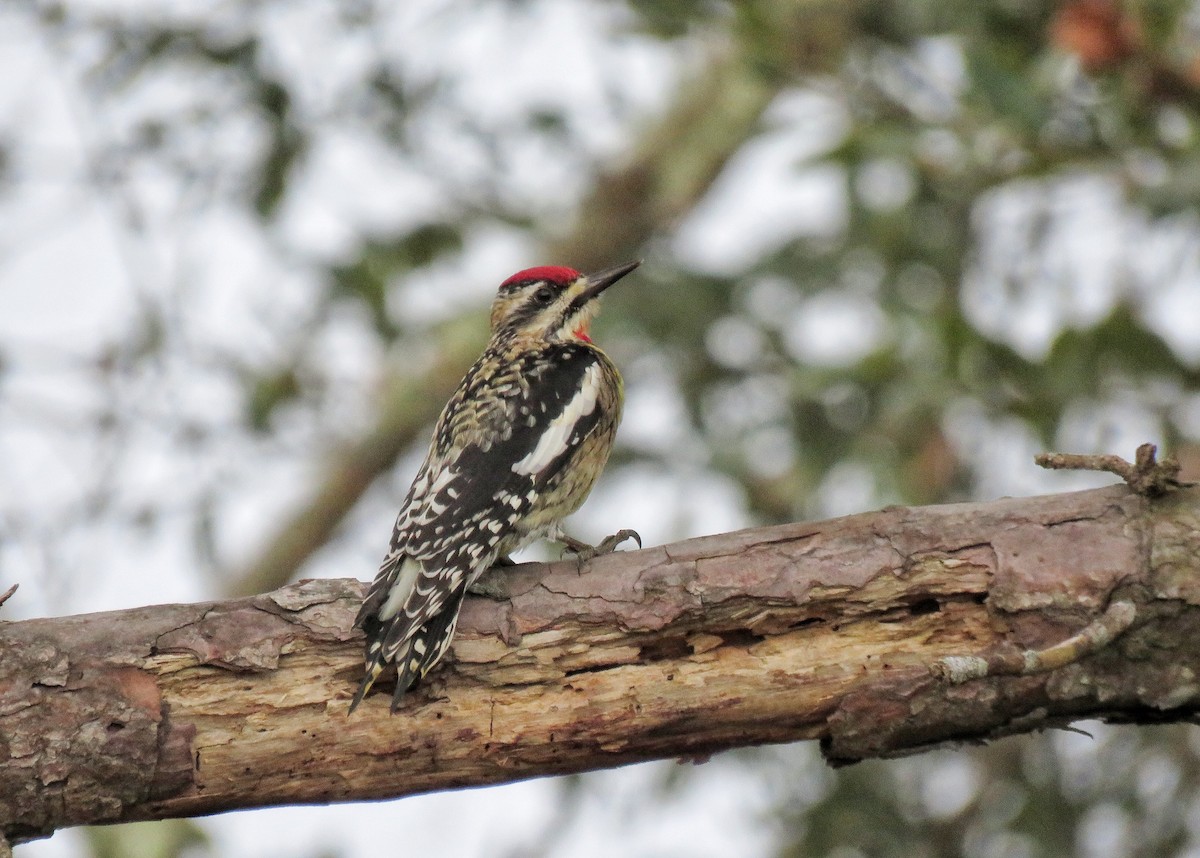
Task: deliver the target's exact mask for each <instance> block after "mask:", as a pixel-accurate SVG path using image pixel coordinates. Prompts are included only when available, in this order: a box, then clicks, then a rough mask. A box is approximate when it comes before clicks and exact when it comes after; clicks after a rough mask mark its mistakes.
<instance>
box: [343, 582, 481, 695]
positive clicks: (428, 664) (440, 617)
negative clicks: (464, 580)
mask: <svg viewBox="0 0 1200 858" xmlns="http://www.w3.org/2000/svg"><path fill="white" fill-rule="evenodd" d="M465 595H466V587H462V588H460V590H459V592H458V593H456V594H455V595H454V596H453V597H452V598H451V600H450V604H448V605H447V606H446V607H445V608H444V609H443V610H441V611H439V612H438V613H437V614H435V615H434V616H433V618H432V619H430V620H429V622H427V623H426V624H425V625H424V626H421V627H420V628H419V629H417V630H416V631H415V632H413V633H412V634H411V635H410V636H408V637H407V638H405V639H401V640H400V641H397V642H394V643H390V645H389V640H388V639H389V637H390V635H389V634H388V631H389V630H388V628H387V627H388V626H392V627H393V628H397V627H398V626H401V623H400V622H399V618H398V617H392V618H391V622H388V621H384V622H380V621H379V619H378V617H374V616H372V617H368V618H366V621H365V623H364V625H365V629H364V630H365V631H366V632H367V640H368V641H370V643H368V644H367V650H366V657H365V664H366V669H365V672H364V675H363V679H362V682H361V683H360V685H359V687H358V691H357V692H356V693H355V695H354V699H353V700H352V701H351V702H350V710H349V712H348V713H347V714H349V713H351V712H353V711H354V710H355V709H357V708H358V705H359V704H360V703H362V701H363V698H365V697H366V696H367V694H368V693H369V692H370V690H371V687H372V686H373V685H374V684H375V681H376V680H377V679H378V678H379V677H380V676H381V675H382V674H383V672H384V671H385V670H386V669H387V667H388V665H389V664H393V663H394V664H395V665H396V690H395V692H394V694H393V695H392V706H391V710H392V712H393V713H394V712H396V711H397V710H398V709H399V708H400V706H401V705H402V704H403V702H404V697H405V695H406V694H407V693H408V692H409V691H410V690H412V689H413V688H414V687H416V685H417V684H418V683H419V682H420V681H421V680H422V679H424V678H425V675H426V674H427V673H429V671H431V670H432V669H433V668H434V667H436V666H437V664H438V663H439V662H440V661H441V660H442V658H443V657H444V656H445V654H446V651H447V650H448V649H449V648H450V642H451V641H452V640H453V638H454V631H455V629H456V628H457V626H458V614H459V611H460V610H461V608H462V602H463V597H464V596H465Z"/></svg>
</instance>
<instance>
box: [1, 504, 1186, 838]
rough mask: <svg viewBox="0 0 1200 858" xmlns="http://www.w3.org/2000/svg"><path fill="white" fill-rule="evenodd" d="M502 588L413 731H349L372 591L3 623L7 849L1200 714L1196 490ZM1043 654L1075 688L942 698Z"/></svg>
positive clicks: (1012, 509) (458, 647)
mask: <svg viewBox="0 0 1200 858" xmlns="http://www.w3.org/2000/svg"><path fill="white" fill-rule="evenodd" d="M495 575H496V577H498V578H499V579H500V580H501V581H503V583H504V585H505V587H504V592H505V593H506V594H508V598H507V599H506V600H503V601H495V600H488V599H481V598H473V599H471V600H469V602H468V603H467V605H466V606H465V607H464V610H463V614H462V623H461V625H460V633H459V637H458V639H457V640H456V642H455V645H454V647H453V650H454V652H453V658H452V659H451V660H450V665H449V667H448V669H446V670H443V671H439V672H438V673H437V674H436V675H435V676H434V677H431V681H430V682H429V683H428V684H427V685H425V686H424V687H421V688H419V689H417V690H416V691H415V692H414V693H413V694H412V697H411V701H410V702H409V703H408V704H407V705H406V706H405V707H404V708H403V709H402V710H401V712H400V713H399V714H398V715H396V716H394V717H392V716H390V715H389V714H388V702H389V698H388V695H387V694H386V691H385V693H381V694H378V695H372V696H371V697H368V698H367V700H366V701H365V702H364V704H363V706H362V708H361V709H360V710H359V711H358V712H357V713H355V716H354V717H351V718H347V716H346V707H347V704H348V702H349V699H350V695H351V693H352V692H353V690H354V687H355V683H356V681H357V679H358V677H359V674H360V671H361V669H362V660H361V646H362V644H361V638H360V636H359V634H358V633H357V632H355V631H352V630H351V629H350V623H351V619H352V617H353V616H354V613H355V611H356V609H357V607H358V602H359V599H360V598H361V594H362V585H361V584H360V583H359V582H357V581H345V580H341V581H309V582H301V583H300V584H295V585H292V586H289V587H285V588H283V589H282V590H278V591H275V592H273V593H270V594H266V595H262V596H257V597H254V598H249V599H240V600H235V601H229V602H215V603H208V604H200V605H168V606H159V607H153V608H141V609H136V610H130V611H121V612H114V613H108V614H94V615H90V616H83V617H66V618H61V619H47V620H30V621H25V622H17V623H0V651H2V652H3V653H4V658H3V659H2V660H0V832H2V833H3V834H4V835H6V836H7V837H8V838H9V839H10V840H23V839H29V838H33V837H38V836H44V835H46V834H48V833H50V832H51V831H53V830H55V829H57V828H61V827H65V826H70V825H81V824H86V823H96V822H117V821H126V820H136V819H159V818H168V817H182V816H194V815H198V814H207V813H216V812H220V811H224V810H231V809H236V808H247V807H257V806H264V805H276V804H296V803H314V804H320V803H328V802H334V801H356V800H364V799H377V798H385V797H394V796H401V795H408V794H413V793H420V792H428V791H431V790H440V789H453V788H458V787H463V786H478V785H483V784H493V783H502V782H508V781H513V780H519V779H523V778H529V777H535V776H540V775H548V774H562V773H568V772H578V771H587V770H591V769H597V768H605V767H610V766H615V765H621V764H624V763H629V762H634V761H638V760H647V759H655V758H669V757H687V758H695V757H702V756H704V755H707V754H710V753H713V752H715V751H719V750H723V749H726V748H733V747H740V746H746V745H755V744H763V743H773V742H788V741H795V740H800V739H818V740H820V742H821V746H822V749H823V751H824V753H825V755H826V757H827V758H828V759H829V760H830V761H832V762H834V763H849V762H854V761H857V760H861V759H865V758H870V757H879V756H893V755H897V754H907V753H915V752H919V751H922V750H925V749H928V748H930V747H932V746H935V745H938V744H941V743H945V742H950V741H980V740H986V739H990V738H995V737H998V736H1003V735H1008V734H1012V733H1020V732H1027V731H1031V730H1037V729H1043V728H1047V727H1054V726H1063V725H1066V724H1069V723H1070V722H1071V721H1073V720H1077V719H1080V718H1104V719H1109V720H1116V721H1134V722H1143V723H1158V722H1161V721H1171V720H1175V721H1191V720H1195V719H1196V718H1197V716H1198V715H1200V688H1198V687H1197V685H1196V684H1195V682H1194V677H1195V676H1196V675H1197V674H1198V673H1200V645H1198V644H1197V641H1200V490H1197V489H1190V488H1185V489H1180V490H1178V491H1175V492H1172V493H1171V494H1169V495H1167V496H1165V497H1162V498H1158V499H1155V500H1151V499H1150V498H1148V497H1146V496H1144V495H1140V494H1137V493H1135V492H1132V491H1130V490H1129V489H1128V488H1127V487H1125V486H1121V487H1112V488H1107V489H1099V490H1094V491H1088V492H1079V493H1074V494H1064V495H1051V496H1045V497H1038V498H1024V499H1006V500H1001V501H996V502H993V503H974V504H960V505H954V506H944V507H919V508H892V509H888V510H885V511H882V512H878V513H870V514H865V515H858V516H851V517H847V518H842V519H836V520H833V521H827V522H818V523H801V524H790V525H785V526H782V527H775V528H764V529H758V530H750V531H743V532H739V533H732V534H724V535H720V536H712V537H706V538H702V539H694V540H689V541H686V542H681V543H677V544H673V545H667V546H662V547H658V548H650V549H646V550H644V551H637V552H618V553H617V554H614V555H609V556H606V557H603V558H598V559H596V560H594V561H592V562H591V563H589V564H587V565H586V566H585V567H584V568H583V569H580V568H578V567H577V566H576V565H575V564H574V563H573V562H568V563H557V564H553V565H550V566H542V565H527V566H519V567H515V568H513V569H509V570H504V571H502V572H497V573H495ZM1126 605H1128V606H1131V607H1132V608H1133V610H1134V612H1135V613H1136V619H1137V622H1136V623H1135V624H1133V625H1132V626H1131V627H1129V628H1128V629H1127V630H1126V631H1124V634H1118V633H1119V632H1120V631H1121V628H1122V627H1123V626H1124V624H1125V622H1124V621H1125V619H1127V618H1128V614H1127V608H1126V607H1125V606H1126ZM1100 628H1104V629H1108V633H1107V635H1104V634H1097V632H1096V630H1097V629H1100ZM1105 636H1107V638H1109V639H1110V640H1109V643H1108V645H1107V646H1102V645H1101V644H1103V643H1104V640H1103V639H1104V637H1105ZM1080 641H1085V642H1086V643H1084V644H1080V643H1079V642H1080ZM1026 652H1034V653H1041V654H1042V658H1043V659H1044V660H1045V661H1051V660H1052V661H1053V663H1052V664H1049V663H1047V664H1043V665H1042V666H1043V667H1050V666H1054V667H1057V669H1053V670H1044V671H1040V672H1030V671H1025V670H1020V671H1018V673H1019V674H1020V675H1008V674H1011V671H1001V672H1003V673H1005V674H1006V675H989V676H986V677H982V678H975V679H968V680H967V681H964V682H962V683H961V684H953V683H950V682H946V681H944V680H943V679H941V678H939V677H937V676H934V675H933V674H932V673H931V667H932V666H934V665H936V664H938V663H939V661H942V662H944V660H945V659H946V658H947V657H954V656H958V657H962V656H963V655H964V654H970V656H971V657H974V658H979V659H982V660H983V661H985V662H987V664H989V665H992V664H997V665H1003V664H1005V663H1006V662H1005V661H1004V659H1003V656H1004V655H1005V654H1006V653H1026ZM995 656H1001V658H999V659H998V660H997V659H995V658H993V657H995ZM994 672H995V671H993V673H994Z"/></svg>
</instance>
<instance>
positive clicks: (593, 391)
mask: <svg viewBox="0 0 1200 858" xmlns="http://www.w3.org/2000/svg"><path fill="white" fill-rule="evenodd" d="M599 392H600V366H599V364H594V363H593V364H591V365H590V366H588V368H587V370H585V371H584V374H583V383H582V384H580V386H579V390H577V391H576V392H575V395H574V396H573V397H571V401H570V402H568V403H567V406H566V408H564V409H563V411H562V414H559V415H558V416H557V417H555V418H554V419H553V420H552V421H550V426H549V427H548V428H547V429H546V431H545V432H544V433H542V437H541V438H539V439H538V442H537V446H536V447H534V448H533V450H532V451H531V452H530V453H529V454H528V455H526V456H525V458H523V459H521V461H519V462H517V463H516V464H515V465H513V466H512V469H513V472H514V473H517V474H536V473H538V472H539V471H541V470H542V469H543V468H545V467H546V466H547V465H549V464H550V463H551V462H553V461H554V460H555V459H557V458H558V457H559V456H561V455H562V454H563V453H564V452H565V451H566V449H567V442H568V441H569V439H570V437H571V433H572V432H573V431H574V429H575V424H576V423H578V422H579V420H580V419H581V418H583V417H586V416H587V415H589V414H591V413H592V412H593V411H595V410H596V397H597V395H598V394H599Z"/></svg>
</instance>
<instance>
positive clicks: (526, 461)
mask: <svg viewBox="0 0 1200 858" xmlns="http://www.w3.org/2000/svg"><path fill="white" fill-rule="evenodd" d="M638 264H639V263H637V262H631V263H628V264H626V265H620V266H617V267H616V268H610V269H608V270H605V271H601V272H598V273H596V274H591V275H587V276H584V275H582V274H580V273H579V272H578V271H575V270H573V269H570V268H562V267H558V266H545V267H541V268H530V269H528V270H526V271H522V272H520V273H518V274H514V275H513V276H512V277H510V278H508V279H507V280H505V281H504V283H502V284H501V285H500V291H499V293H498V294H497V295H496V300H495V302H494V303H493V304H492V336H491V340H490V341H489V343H488V346H487V349H485V350H484V352H483V354H482V355H481V356H480V358H479V360H477V361H476V362H475V364H474V365H473V366H472V367H471V368H470V369H469V370H468V371H467V374H466V376H465V377H464V378H463V380H462V382H461V383H460V384H459V386H458V389H457V390H456V391H455V392H454V395H453V396H452V397H451V398H450V401H449V402H448V403H446V407H445V409H443V411H442V414H441V417H440V418H438V422H437V428H436V430H435V432H434V437H433V442H432V444H431V445H430V447H429V453H428V454H427V455H426V457H425V462H424V464H422V465H421V468H420V470H419V471H418V472H417V476H416V479H414V480H413V484H412V488H410V489H409V490H408V496H407V497H406V498H405V499H404V505H403V506H402V507H401V508H400V515H399V516H398V517H397V519H396V528H395V530H394V531H393V533H392V541H391V545H390V547H389V550H388V554H387V556H386V557H385V558H384V560H383V564H382V565H381V566H380V568H379V573H378V575H377V576H376V577H375V582H374V583H373V584H372V585H371V589H370V590H369V591H368V593H367V597H366V599H365V600H364V601H363V605H362V609H361V610H360V611H359V612H358V619H357V620H356V621H355V624H356V625H358V626H361V627H362V629H363V631H364V632H365V633H366V637H367V644H366V655H365V660H366V675H365V676H364V677H363V680H362V684H361V685H360V686H359V689H358V693H356V694H355V695H354V700H353V702H352V703H351V704H350V711H351V712H353V711H354V709H355V707H357V706H358V704H359V703H361V702H362V699H363V697H364V696H365V695H366V693H367V692H368V691H369V690H370V688H371V685H372V684H373V683H374V682H375V680H376V679H377V678H378V677H379V675H380V674H381V673H382V672H383V671H384V669H385V668H386V667H387V666H388V665H391V664H394V665H395V666H396V692H395V694H394V696H393V698H392V711H393V712H395V711H396V709H397V708H399V706H400V703H401V701H402V700H403V699H404V694H405V692H407V691H408V690H409V689H410V688H411V687H412V686H413V685H415V684H416V683H417V682H419V681H420V680H421V679H422V678H423V677H424V676H425V674H426V673H428V672H429V671H430V670H431V669H432V668H433V667H434V666H435V665H436V664H437V663H438V662H439V661H440V660H441V658H442V656H443V655H445V653H446V650H447V648H448V647H449V646H450V641H451V639H452V638H453V637H454V629H455V626H456V624H457V622H458V612H459V608H460V607H461V606H462V601H463V596H464V594H465V593H466V591H467V588H468V587H470V586H471V585H472V584H473V583H474V582H475V581H476V580H477V579H478V578H479V576H480V575H482V574H483V573H484V572H486V571H487V570H488V569H490V568H491V567H492V566H493V565H495V564H496V563H497V562H498V561H499V562H505V561H506V560H507V557H508V555H509V554H510V553H511V552H513V551H516V550H517V549H519V548H521V547H522V546H524V545H527V544H528V543H530V542H532V541H533V540H535V539H538V538H542V537H546V538H549V539H553V540H557V541H559V542H563V543H565V544H566V545H567V546H568V548H569V549H570V550H573V551H575V552H576V553H578V554H583V555H591V554H595V553H603V552H606V551H611V550H613V549H614V548H615V547H616V546H617V545H618V544H620V543H621V542H622V541H624V540H625V539H628V538H631V537H632V538H635V539H636V538H637V534H636V533H634V532H633V531H625V530H623V531H620V532H619V533H617V534H614V535H613V536H610V537H608V538H607V539H605V540H604V541H603V542H601V543H600V545H599V546H596V547H594V548H593V547H592V546H589V545H586V544H585V543H582V542H579V541H577V540H574V539H571V538H570V537H569V536H567V535H566V534H565V533H564V532H563V530H562V524H561V523H562V520H563V519H564V518H565V517H566V516H568V515H570V514H571V513H573V512H574V511H575V510H577V509H578V508H579V507H580V505H582V503H583V501H584V499H585V498H586V497H587V495H588V492H590V491H591V489H592V485H593V484H594V483H595V482H596V478H597V477H598V476H600V471H601V470H602V469H603V468H604V464H605V462H607V461H608V454H609V452H610V451H611V450H612V444H613V438H614V436H615V435H616V431H617V423H618V422H619V421H620V419H621V403H622V398H623V388H622V382H621V376H620V374H619V373H618V372H617V368H616V367H615V366H613V363H612V361H611V360H609V359H608V356H607V355H606V354H604V352H602V351H601V350H600V349H599V348H597V347H596V346H595V345H594V344H593V343H592V341H591V339H590V338H589V337H588V325H589V324H590V322H591V320H592V317H593V316H594V315H595V313H596V309H597V306H598V301H597V299H598V298H599V297H600V293H601V292H603V291H604V290H605V289H607V288H608V287H609V286H611V285H612V284H613V283H615V282H617V280H619V279H620V278H622V277H624V276H625V275H626V274H628V273H629V272H630V271H632V270H633V269H634V268H636V267H637V266H638ZM638 543H639V544H641V540H640V539H639V540H638Z"/></svg>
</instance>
